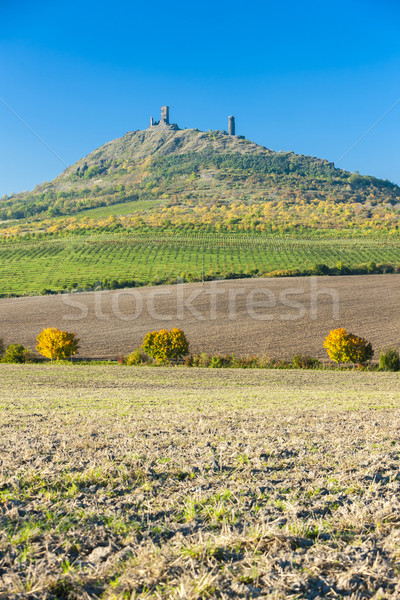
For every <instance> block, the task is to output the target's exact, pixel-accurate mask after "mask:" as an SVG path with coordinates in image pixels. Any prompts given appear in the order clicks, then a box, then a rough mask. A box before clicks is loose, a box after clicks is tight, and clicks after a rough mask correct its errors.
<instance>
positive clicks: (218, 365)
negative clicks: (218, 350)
mask: <svg viewBox="0 0 400 600" xmlns="http://www.w3.org/2000/svg"><path fill="white" fill-rule="evenodd" d="M209 366H210V367H211V368H212V369H222V368H227V367H231V366H232V356H230V355H229V354H228V355H222V354H221V355H219V356H212V357H211V360H210V364H209Z"/></svg>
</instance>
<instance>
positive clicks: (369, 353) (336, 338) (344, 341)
mask: <svg viewBox="0 0 400 600" xmlns="http://www.w3.org/2000/svg"><path fill="white" fill-rule="evenodd" d="M324 348H326V351H327V352H328V356H329V358H330V359H331V360H333V361H334V362H336V363H338V364H340V363H353V364H360V365H364V364H365V363H366V362H367V361H368V360H370V359H371V358H372V357H373V355H374V351H373V349H372V345H371V342H367V340H366V339H364V338H361V337H358V336H357V335H354V334H353V333H347V331H346V329H344V328H343V327H340V328H338V329H332V330H331V331H330V332H329V335H328V336H327V337H326V338H325V340H324Z"/></svg>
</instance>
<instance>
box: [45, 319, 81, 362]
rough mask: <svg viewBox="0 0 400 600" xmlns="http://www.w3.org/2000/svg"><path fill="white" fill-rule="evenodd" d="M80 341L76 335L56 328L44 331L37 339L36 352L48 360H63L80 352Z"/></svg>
mask: <svg viewBox="0 0 400 600" xmlns="http://www.w3.org/2000/svg"><path fill="white" fill-rule="evenodd" d="M78 349H79V340H78V338H77V337H76V333H70V332H68V331H60V329H56V328H55V327H48V328H47V329H43V331H41V332H40V333H39V335H38V337H37V345H36V350H37V351H38V352H40V354H42V355H43V356H45V357H46V358H50V360H51V361H52V362H53V359H54V358H55V359H56V360H62V359H65V358H70V357H71V356H73V355H74V354H76V353H77V352H78Z"/></svg>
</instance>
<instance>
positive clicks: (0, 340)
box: [0, 338, 5, 357]
mask: <svg viewBox="0 0 400 600" xmlns="http://www.w3.org/2000/svg"><path fill="white" fill-rule="evenodd" d="M4 352H5V346H4V341H3V338H0V357H2V356H4Z"/></svg>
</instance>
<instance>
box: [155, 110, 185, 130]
mask: <svg viewBox="0 0 400 600" xmlns="http://www.w3.org/2000/svg"><path fill="white" fill-rule="evenodd" d="M149 129H170V130H173V131H174V130H177V129H179V127H178V125H177V124H176V123H170V122H169V106H162V107H161V119H160V120H159V121H155V120H154V119H153V117H150V126H149Z"/></svg>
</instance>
